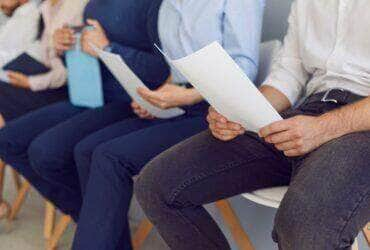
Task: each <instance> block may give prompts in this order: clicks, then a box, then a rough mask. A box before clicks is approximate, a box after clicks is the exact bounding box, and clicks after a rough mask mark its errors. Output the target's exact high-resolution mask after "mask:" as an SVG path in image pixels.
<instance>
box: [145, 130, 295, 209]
mask: <svg viewBox="0 0 370 250" xmlns="http://www.w3.org/2000/svg"><path fill="white" fill-rule="evenodd" d="M289 176H290V165H289V162H287V161H286V159H285V157H283V156H282V155H281V154H280V153H279V152H278V151H276V150H275V149H274V148H273V147H271V146H269V145H267V144H266V143H264V142H263V141H262V140H260V139H259V138H258V137H257V136H256V135H255V134H246V135H244V136H240V137H239V138H237V139H235V140H233V141H231V142H222V141H219V140H217V139H216V138H214V137H213V136H212V135H211V133H210V132H209V131H208V130H207V131H205V132H202V133H201V134H198V135H196V136H194V137H192V138H190V139H188V140H185V141H184V142H182V143H180V144H177V145H176V146H174V147H172V148H170V149H169V150H167V151H165V152H164V153H162V154H160V155H159V156H157V157H156V158H155V159H154V160H153V161H151V162H150V163H149V164H147V165H146V167H145V169H144V171H143V173H142V174H141V175H140V177H139V182H140V184H139V185H141V186H142V188H145V186H146V185H148V186H152V187H154V186H156V185H157V186H158V185H159V187H158V189H160V190H161V189H162V192H163V193H162V194H161V195H162V196H163V197H165V199H166V200H167V201H168V202H169V203H171V204H173V203H176V202H177V201H179V200H181V201H179V203H181V204H183V203H184V199H185V200H187V201H185V203H186V202H188V203H189V204H193V205H194V204H195V205H201V204H206V203H210V202H214V201H217V200H220V199H224V198H228V197H231V196H234V195H238V194H241V193H244V192H250V191H252V190H255V189H259V188H264V187H271V186H282V185H287V183H288V182H289Z"/></svg>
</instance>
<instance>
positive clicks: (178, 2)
mask: <svg viewBox="0 0 370 250" xmlns="http://www.w3.org/2000/svg"><path fill="white" fill-rule="evenodd" d="M264 5H265V0H229V1H228V0H215V1H209V0H164V1H163V3H162V6H161V9H160V13H159V21H158V26H159V37H160V40H161V42H162V44H168V45H170V46H164V47H163V51H164V52H165V53H166V54H168V55H169V56H170V57H171V58H180V57H183V56H186V55H189V54H191V53H193V52H194V51H197V50H199V49H201V48H203V47H205V46H206V45H208V44H210V43H211V42H213V41H218V42H219V43H220V44H221V45H222V46H223V47H224V48H225V49H226V51H227V52H228V53H229V54H230V55H231V57H232V58H233V59H234V60H235V61H236V62H237V64H238V65H239V66H240V67H241V68H242V69H243V71H244V72H245V73H246V74H247V75H248V77H249V78H250V79H252V80H254V79H255V77H256V75H257V71H258V69H257V68H258V57H259V54H258V51H259V43H258V41H256V38H257V37H260V33H261V29H260V27H261V26H262V18H261V16H262V15H263V10H264ZM169 20H171V22H169ZM194 38H196V39H194ZM172 79H173V81H174V82H186V79H185V78H184V77H183V76H181V74H179V73H178V72H177V71H176V70H175V69H173V68H172Z"/></svg>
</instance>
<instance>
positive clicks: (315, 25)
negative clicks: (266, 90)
mask: <svg viewBox="0 0 370 250" xmlns="http://www.w3.org/2000/svg"><path fill="white" fill-rule="evenodd" d="M369 9H370V1H369V0H310V1H307V0H296V1H295V2H294V3H293V5H292V10H291V14H290V17H289V30H288V34H287V35H286V37H285V41H284V46H283V48H282V50H281V52H280V55H279V56H278V57H277V60H276V61H275V62H274V66H273V69H272V73H271V74H270V76H269V77H268V79H267V80H266V82H265V83H264V84H265V85H270V86H272V87H274V88H276V89H278V90H279V91H281V92H282V93H283V94H285V95H286V96H287V97H288V99H289V100H290V102H291V103H292V104H294V103H296V101H297V100H298V99H299V98H300V97H304V96H309V95H311V94H314V93H317V92H322V91H326V90H328V89H332V88H342V89H345V90H348V91H351V92H353V93H355V94H358V95H362V96H369V95H370V33H369V32H367V31H368V28H369V27H370V16H369Z"/></svg>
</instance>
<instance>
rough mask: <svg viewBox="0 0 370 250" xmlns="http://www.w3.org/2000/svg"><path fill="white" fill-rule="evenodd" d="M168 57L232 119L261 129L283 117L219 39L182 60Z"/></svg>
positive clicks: (254, 129)
mask: <svg viewBox="0 0 370 250" xmlns="http://www.w3.org/2000/svg"><path fill="white" fill-rule="evenodd" d="M162 53H163V52H162ZM165 56H166V55H165ZM166 58H167V60H169V61H170V62H171V63H172V64H173V65H174V66H175V67H176V68H177V69H178V70H179V71H180V72H181V73H182V74H183V75H184V76H185V77H186V78H187V79H188V81H189V82H190V83H191V84H192V85H193V86H194V87H195V88H196V89H197V90H198V91H199V92H200V94H201V95H202V96H203V97H204V98H205V99H206V100H207V101H208V103H209V104H210V105H211V106H213V107H214V108H215V109H216V110H217V111H218V112H219V113H221V114H222V115H224V116H225V117H226V118H228V119H229V120H230V121H233V122H237V123H239V124H241V125H242V126H243V127H244V128H246V129H247V130H249V131H254V132H258V130H259V129H260V128H262V127H264V126H266V125H269V124H271V123H272V122H275V121H279V120H282V118H281V116H280V115H279V113H278V112H277V111H276V110H275V109H274V108H273V107H272V105H271V104H270V103H269V102H268V101H267V99H266V98H265V97H264V96H263V95H262V94H261V92H260V91H259V90H258V89H257V88H256V87H255V85H254V84H253V83H252V81H250V80H249V78H248V77H247V75H246V74H245V73H244V72H243V71H242V69H241V68H240V67H239V66H238V65H237V64H236V63H235V62H234V60H233V59H232V58H231V57H230V56H229V55H228V53H227V52H226V51H225V50H224V49H223V48H222V46H221V45H220V44H219V43H218V42H214V43H211V44H210V45H208V46H206V47H205V48H203V49H201V50H199V51H197V52H195V53H193V54H191V55H189V56H186V57H184V58H181V59H178V60H171V59H170V58H168V56H166Z"/></svg>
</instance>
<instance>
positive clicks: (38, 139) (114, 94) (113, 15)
mask: <svg viewBox="0 0 370 250" xmlns="http://www.w3.org/2000/svg"><path fill="white" fill-rule="evenodd" d="M66 1H71V2H70V3H79V2H80V1H76V0H66ZM161 2H162V0H125V1H122V0H109V1H107V0H90V1H89V2H88V4H87V5H86V8H85V9H84V11H83V19H84V23H85V24H86V25H89V26H92V27H93V29H86V30H84V31H83V32H82V34H81V39H80V40H81V48H82V50H83V51H84V52H86V53H88V54H90V55H91V56H94V57H96V56H97V55H96V52H95V51H94V50H93V49H92V46H91V45H94V46H96V47H98V48H100V49H105V50H109V51H111V52H113V53H116V54H119V55H120V56H121V57H122V58H123V60H125V62H126V63H127V64H128V66H129V67H130V68H131V69H132V70H133V71H134V72H135V73H136V74H137V75H138V76H139V77H140V78H141V79H142V80H143V81H144V82H145V83H146V84H147V86H148V87H149V88H152V89H156V88H158V87H159V86H160V85H162V84H163V82H165V80H166V79H167V78H168V76H169V67H168V65H167V63H166V61H165V59H164V58H163V56H162V55H161V54H160V53H159V52H158V51H157V50H156V49H155V47H154V45H153V44H154V43H156V44H160V41H159V37H158V31H157V19H158V9H159V6H160V3H161ZM67 9H68V8H67ZM67 9H66V10H67ZM69 9H71V8H69ZM107 13H109V14H107ZM55 27H56V28H57V30H56V31H55V34H54V47H55V48H56V50H57V52H58V53H59V54H63V53H64V52H65V51H67V50H70V48H72V47H73V46H74V45H75V43H76V41H77V40H78V39H76V38H77V37H76V35H75V29H72V28H71V27H68V26H66V27H63V24H62V25H58V26H55ZM55 58H56V57H55ZM59 65H61V64H59ZM77 70H78V69H77ZM100 70H101V78H102V85H103V86H102V87H103V94H104V100H105V105H104V106H103V107H100V108H94V109H88V108H85V107H79V106H75V105H73V104H72V103H71V102H70V101H67V100H65V101H61V102H57V103H55V104H51V105H48V106H46V107H43V108H41V109H38V110H35V111H33V112H30V113H28V114H27V115H24V116H22V117H20V118H18V119H16V120H14V121H12V122H11V123H9V124H7V126H5V127H4V128H3V129H2V130H0V156H1V158H2V159H3V160H4V161H5V162H6V163H8V164H9V165H11V166H12V167H13V168H14V169H16V170H17V171H18V172H19V173H20V174H22V175H23V176H24V177H25V178H26V179H27V180H28V181H29V182H30V183H31V184H32V185H33V186H34V187H35V188H36V189H37V190H38V191H39V192H40V193H41V194H42V195H43V196H44V197H45V198H47V199H48V200H49V201H51V202H53V203H54V204H55V205H56V206H57V207H58V208H59V209H60V210H61V211H62V212H64V213H65V214H68V215H71V217H72V218H73V219H74V220H75V221H77V220H78V216H79V213H80V208H81V203H82V197H81V190H80V184H79V180H78V174H77V171H76V168H75V165H74V158H73V153H74V152H73V150H74V147H75V145H76V144H77V143H78V142H80V141H81V140H82V139H84V138H85V137H86V136H88V135H90V134H92V133H94V132H96V131H98V130H100V129H103V128H105V127H107V126H109V125H111V124H113V123H116V122H118V121H121V120H124V119H127V118H130V117H134V112H133V111H132V108H131V99H130V97H129V96H128V94H127V93H126V92H125V90H124V89H123V88H122V86H121V85H120V84H119V82H118V81H117V80H116V79H115V77H114V76H113V75H112V74H111V72H110V71H109V69H108V68H107V67H106V66H105V65H104V64H103V63H100ZM60 76H62V74H61V75H60ZM53 82H54V81H53ZM54 86H55V85H54ZM19 131H22V132H23V133H19ZM51 137H52V138H53V139H50V138H51ZM54 138H55V139H54ZM47 144H48V145H47ZM28 155H32V156H35V157H32V159H31V157H28ZM59 170H60V171H59Z"/></svg>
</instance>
